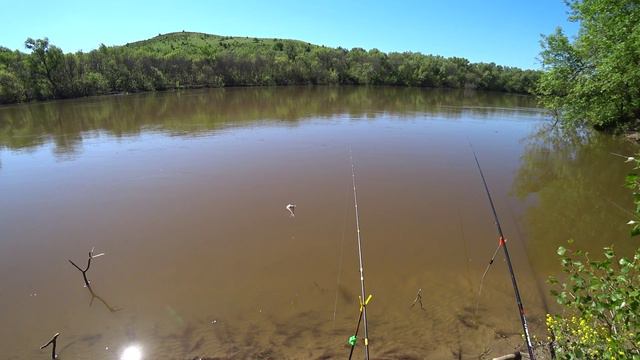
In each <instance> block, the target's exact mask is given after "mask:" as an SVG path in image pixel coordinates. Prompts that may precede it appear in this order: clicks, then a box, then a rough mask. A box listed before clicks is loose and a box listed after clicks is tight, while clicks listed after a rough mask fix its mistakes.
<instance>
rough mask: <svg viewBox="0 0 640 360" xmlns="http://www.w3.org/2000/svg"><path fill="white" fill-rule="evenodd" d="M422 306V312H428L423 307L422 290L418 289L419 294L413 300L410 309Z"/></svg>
mask: <svg viewBox="0 0 640 360" xmlns="http://www.w3.org/2000/svg"><path fill="white" fill-rule="evenodd" d="M418 303H419V304H420V309H421V310H422V311H426V309H425V308H424V306H423V305H422V289H418V293H417V294H416V299H415V300H413V304H411V306H410V307H409V309H413V307H414V306H415V305H416V304H418Z"/></svg>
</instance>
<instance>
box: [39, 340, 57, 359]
mask: <svg viewBox="0 0 640 360" xmlns="http://www.w3.org/2000/svg"><path fill="white" fill-rule="evenodd" d="M58 336H60V333H56V334H55V335H53V337H52V338H51V340H49V341H48V342H47V343H46V344H44V345H42V346H40V350H42V349H44V348H46V347H47V346H49V345H52V347H51V359H54V360H55V359H57V358H58V355H56V345H57V343H58Z"/></svg>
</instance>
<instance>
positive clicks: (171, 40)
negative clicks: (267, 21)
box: [124, 32, 320, 59]
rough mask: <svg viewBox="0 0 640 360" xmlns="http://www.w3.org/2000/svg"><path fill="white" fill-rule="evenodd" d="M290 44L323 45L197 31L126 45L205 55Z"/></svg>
mask: <svg viewBox="0 0 640 360" xmlns="http://www.w3.org/2000/svg"><path fill="white" fill-rule="evenodd" d="M285 45H286V47H289V48H295V49H296V50H297V51H300V50H304V51H306V50H307V49H311V48H312V47H320V46H317V45H312V44H309V43H305V42H303V41H298V40H283V39H269V38H250V37H239V36H220V35H212V34H205V33H196V32H174V33H168V34H159V35H158V36H155V37H153V38H151V39H147V40H141V41H136V42H132V43H128V44H126V45H124V47H125V48H128V49H132V50H137V51H142V52H144V53H147V54H156V55H159V56H188V57H190V58H194V59H198V58H200V59H202V58H207V57H209V56H211V55H212V54H216V53H220V52H224V51H231V52H235V53H239V54H246V55H266V54H268V53H270V52H271V51H273V50H283V49H284V48H285Z"/></svg>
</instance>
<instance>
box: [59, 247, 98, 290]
mask: <svg viewBox="0 0 640 360" xmlns="http://www.w3.org/2000/svg"><path fill="white" fill-rule="evenodd" d="M94 250H95V247H94V248H91V251H89V258H88V259H87V267H85V268H84V270H83V269H82V268H81V267H80V266H78V265H76V263H74V262H73V261H71V260H69V259H67V260H69V262H70V263H71V265H73V266H74V267H75V268H76V269H78V271H80V272H81V273H82V278H83V279H84V284H85V285H86V286H87V287H88V288H89V289H91V285H90V281H89V279H88V278H87V271H89V269H90V268H91V260H92V259H94V258H97V257H100V256H103V255H104V253H100V254H98V255H93V251H94Z"/></svg>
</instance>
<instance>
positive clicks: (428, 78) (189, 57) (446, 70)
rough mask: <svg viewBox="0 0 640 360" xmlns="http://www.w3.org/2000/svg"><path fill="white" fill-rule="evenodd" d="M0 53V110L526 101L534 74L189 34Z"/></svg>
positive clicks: (37, 42)
mask: <svg viewBox="0 0 640 360" xmlns="http://www.w3.org/2000/svg"><path fill="white" fill-rule="evenodd" d="M25 48H26V49H27V50H28V51H29V52H27V53H24V52H21V51H11V50H9V49H7V48H1V47H0V103H14V102H21V101H30V100H46V99H60V98H72V97H81V96H91V95H101V94H112V93H126V92H140V91H156V90H167V89H181V88H197V87H223V86H273V85H391V86H414V87H433V88H467V89H480V90H493V91H503V92H512V93H530V92H531V91H532V89H533V87H534V84H535V83H536V81H537V79H538V78H539V76H540V73H539V72H538V71H534V70H522V69H518V68H514V67H505V66H500V65H496V64H494V63H471V62H469V61H468V60H467V59H464V58H458V57H451V58H445V57H442V56H437V55H424V54H421V53H415V52H402V53H397V52H392V53H384V52H382V51H379V50H377V49H371V50H365V49H362V48H353V49H350V50H348V49H344V48H341V47H338V48H331V47H325V46H319V45H313V44H310V43H306V42H303V41H298V40H285V39H261V38H253V37H229V36H218V35H210V34H203V33H193V32H178V33H170V34H159V35H158V36H156V37H153V38H151V39H147V40H142V41H137V42H132V43H128V44H125V45H121V46H105V45H100V46H99V47H98V48H97V49H95V50H92V51H90V52H87V53H85V52H77V53H66V54H65V53H64V52H63V51H62V50H61V49H60V48H58V47H56V46H55V45H53V44H52V43H50V42H49V40H48V39H46V38H45V39H31V38H29V39H27V40H26V41H25Z"/></svg>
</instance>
